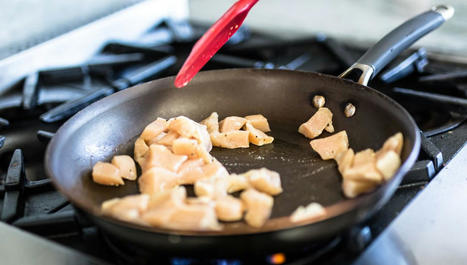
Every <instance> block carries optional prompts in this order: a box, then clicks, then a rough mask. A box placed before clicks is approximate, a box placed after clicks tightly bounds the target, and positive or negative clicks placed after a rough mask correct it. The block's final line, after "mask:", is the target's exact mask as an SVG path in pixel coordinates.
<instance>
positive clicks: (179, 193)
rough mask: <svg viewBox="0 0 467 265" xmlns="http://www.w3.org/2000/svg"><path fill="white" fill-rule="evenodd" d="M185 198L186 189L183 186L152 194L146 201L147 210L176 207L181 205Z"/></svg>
mask: <svg viewBox="0 0 467 265" xmlns="http://www.w3.org/2000/svg"><path fill="white" fill-rule="evenodd" d="M186 199H187V195H186V189H185V187H183V186H178V187H175V188H173V189H170V190H166V191H162V192H159V193H156V194H152V195H151V196H150V199H149V202H148V211H152V210H157V209H160V208H177V207H180V206H182V205H183V204H184V203H185V200H186Z"/></svg>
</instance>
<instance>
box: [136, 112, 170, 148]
mask: <svg viewBox="0 0 467 265" xmlns="http://www.w3.org/2000/svg"><path fill="white" fill-rule="evenodd" d="M166 129H167V121H166V120H165V119H162V118H157V119H156V120H155V121H153V122H151V123H150V124H148V126H146V127H145V128H144V130H143V132H142V133H141V136H140V137H141V138H143V140H144V141H145V142H146V143H149V141H151V140H152V139H153V138H155V137H156V136H158V135H159V134H160V133H161V132H163V131H165V130H166Z"/></svg>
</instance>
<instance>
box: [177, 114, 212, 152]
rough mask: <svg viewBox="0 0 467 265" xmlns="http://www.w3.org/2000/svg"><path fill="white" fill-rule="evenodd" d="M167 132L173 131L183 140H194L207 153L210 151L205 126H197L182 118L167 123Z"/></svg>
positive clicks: (195, 123) (209, 141)
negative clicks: (183, 138)
mask: <svg viewBox="0 0 467 265" xmlns="http://www.w3.org/2000/svg"><path fill="white" fill-rule="evenodd" d="M168 128H169V130H172V131H175V132H177V133H178V134H180V135H181V136H182V137H185V138H194V139H196V140H197V141H198V142H199V143H200V144H202V145H203V146H204V147H205V148H206V150H207V151H208V152H209V151H211V149H212V144H211V140H210V137H209V133H208V130H207V128H206V126H205V125H202V124H199V123H197V122H195V121H193V120H190V119H188V118H187V117H184V116H179V117H177V118H175V119H171V120H170V121H169V126H168Z"/></svg>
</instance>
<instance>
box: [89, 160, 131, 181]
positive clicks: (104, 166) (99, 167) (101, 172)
mask: <svg viewBox="0 0 467 265" xmlns="http://www.w3.org/2000/svg"><path fill="white" fill-rule="evenodd" d="M92 180H93V181H94V182H96V183H99V184H102V185H109V186H118V185H123V184H125V182H123V179H122V177H121V174H120V170H119V169H118V167H116V166H114V165H112V164H110V163H105V162H97V163H96V164H95V165H94V167H93V168H92Z"/></svg>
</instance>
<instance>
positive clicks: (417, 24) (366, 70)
mask: <svg viewBox="0 0 467 265" xmlns="http://www.w3.org/2000/svg"><path fill="white" fill-rule="evenodd" d="M453 14H454V8H452V7H450V6H446V5H438V6H435V7H433V8H432V9H431V10H430V11H427V12H424V13H422V14H420V15H418V16H416V17H414V18H412V19H410V20H408V21H406V22H405V23H403V24H402V25H400V26H399V27H397V28H395V29H394V30H393V31H391V32H389V33H388V34H387V35H386V36H384V37H383V38H382V39H381V40H380V41H378V42H377V43H376V44H375V45H374V46H373V47H372V48H370V49H369V50H368V51H367V52H366V53H365V54H364V55H363V56H362V57H360V59H358V60H357V62H355V63H354V64H353V65H352V66H351V67H350V68H349V69H347V70H346V71H345V72H344V73H342V74H341V75H340V76H339V77H341V78H351V79H352V80H355V81H357V82H358V83H360V84H363V85H366V84H367V83H368V81H370V80H371V79H372V78H373V77H374V76H375V75H376V74H378V72H379V71H381V69H383V68H384V67H385V66H386V65H387V64H388V63H389V62H391V61H392V60H393V59H394V58H395V57H396V56H397V55H399V54H400V53H401V52H402V51H404V50H405V49H407V48H408V47H410V46H411V45H412V44H413V43H415V42H416V41H417V40H419V39H420V38H421V37H423V36H425V35H426V34H428V33H430V32H431V31H433V30H435V29H436V28H438V27H439V26H441V25H442V24H443V23H444V22H445V21H446V20H448V19H450V18H451V17H452V16H453Z"/></svg>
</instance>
